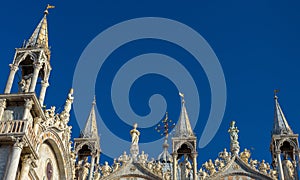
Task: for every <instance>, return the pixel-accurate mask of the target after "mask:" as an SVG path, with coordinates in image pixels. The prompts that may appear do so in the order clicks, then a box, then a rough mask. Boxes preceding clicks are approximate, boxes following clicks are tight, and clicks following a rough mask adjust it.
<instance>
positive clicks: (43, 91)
mask: <svg viewBox="0 0 300 180" xmlns="http://www.w3.org/2000/svg"><path fill="white" fill-rule="evenodd" d="M41 86H42V87H41V91H40V98H39V101H40V104H41V106H43V104H44V100H45V95H46V90H47V87H48V86H49V83H48V82H44V81H42V83H41Z"/></svg>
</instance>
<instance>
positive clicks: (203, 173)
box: [198, 168, 208, 180]
mask: <svg viewBox="0 0 300 180" xmlns="http://www.w3.org/2000/svg"><path fill="white" fill-rule="evenodd" d="M198 176H199V179H200V180H204V179H206V177H207V176H208V174H207V173H206V172H205V171H203V170H202V168H201V169H200V170H199V172H198Z"/></svg>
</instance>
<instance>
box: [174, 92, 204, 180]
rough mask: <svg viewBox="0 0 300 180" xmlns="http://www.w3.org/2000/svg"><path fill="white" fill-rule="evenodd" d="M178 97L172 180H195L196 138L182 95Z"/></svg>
mask: <svg viewBox="0 0 300 180" xmlns="http://www.w3.org/2000/svg"><path fill="white" fill-rule="evenodd" d="M179 95H180V96H181V112H180V116H179V120H178V122H177V125H176V126H175V131H174V134H173V137H172V147H173V152H172V157H173V180H178V179H191V178H193V179H194V180H195V179H197V156H198V153H197V146H196V141H197V138H196V136H195V135H194V132H193V130H192V127H191V124H190V120H189V117H188V114H187V110H186V107H185V100H184V95H183V94H182V93H179ZM180 161H181V162H180ZM190 161H191V162H190ZM178 162H180V163H178ZM179 172H180V173H179ZM179 174H180V177H179ZM191 174H192V175H191ZM191 176H192V177H191Z"/></svg>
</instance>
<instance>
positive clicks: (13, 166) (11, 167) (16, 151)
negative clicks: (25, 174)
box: [4, 141, 24, 180]
mask: <svg viewBox="0 0 300 180" xmlns="http://www.w3.org/2000/svg"><path fill="white" fill-rule="evenodd" d="M23 146H24V142H19V141H17V142H16V143H15V144H14V146H13V148H12V152H11V155H10V158H9V162H8V166H7V168H6V176H5V177H4V180H11V179H16V175H17V170H18V166H19V161H20V156H21V152H22V149H23Z"/></svg>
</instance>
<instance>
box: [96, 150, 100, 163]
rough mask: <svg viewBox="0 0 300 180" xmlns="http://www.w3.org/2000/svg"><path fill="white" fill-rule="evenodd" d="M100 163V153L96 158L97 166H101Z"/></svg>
mask: <svg viewBox="0 0 300 180" xmlns="http://www.w3.org/2000/svg"><path fill="white" fill-rule="evenodd" d="M99 162H100V152H99V153H98V154H97V157H96V164H99Z"/></svg>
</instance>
